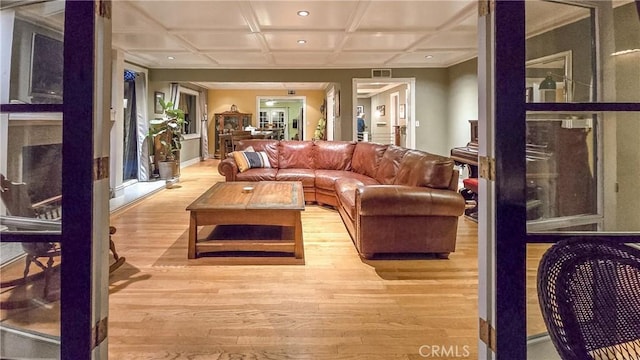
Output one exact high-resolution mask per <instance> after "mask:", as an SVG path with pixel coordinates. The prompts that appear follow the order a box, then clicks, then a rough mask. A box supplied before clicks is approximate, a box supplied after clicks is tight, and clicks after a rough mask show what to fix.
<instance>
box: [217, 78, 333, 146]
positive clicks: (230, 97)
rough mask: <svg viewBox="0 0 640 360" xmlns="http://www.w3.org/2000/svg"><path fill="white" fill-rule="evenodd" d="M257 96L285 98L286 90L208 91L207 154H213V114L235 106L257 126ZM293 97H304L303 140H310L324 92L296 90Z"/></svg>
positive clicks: (318, 117)
mask: <svg viewBox="0 0 640 360" xmlns="http://www.w3.org/2000/svg"><path fill="white" fill-rule="evenodd" d="M258 96H287V91H286V90H209V95H208V101H209V103H208V111H209V113H208V114H207V117H208V119H211V120H210V121H209V153H211V154H213V151H214V146H215V144H214V142H213V139H214V138H215V137H214V135H215V133H214V132H215V122H214V120H213V119H214V114H216V113H221V112H225V111H229V110H230V109H231V105H236V106H237V107H238V111H240V112H243V113H251V114H253V115H252V117H251V125H252V126H254V127H257V124H258V113H257V111H258V109H257V104H258V102H257V97H258ZM293 96H305V97H306V103H307V107H306V109H305V116H306V123H305V124H304V138H305V139H311V137H312V136H313V132H314V131H315V129H316V125H317V124H318V120H319V119H320V116H321V114H320V105H322V101H323V100H324V90H297V91H296V94H295V95H293Z"/></svg>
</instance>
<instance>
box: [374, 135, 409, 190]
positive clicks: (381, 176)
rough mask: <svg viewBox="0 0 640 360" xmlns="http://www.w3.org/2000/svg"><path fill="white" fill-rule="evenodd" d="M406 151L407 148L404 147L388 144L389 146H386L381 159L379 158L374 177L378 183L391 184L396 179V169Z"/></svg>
mask: <svg viewBox="0 0 640 360" xmlns="http://www.w3.org/2000/svg"><path fill="white" fill-rule="evenodd" d="M407 151H409V149H405V148H403V147H400V146H395V145H389V147H387V151H385V152H384V155H383V156H382V160H380V165H379V166H378V172H377V173H376V177H375V179H376V180H378V182H379V183H380V184H383V185H392V184H393V182H394V181H395V180H396V175H398V170H399V169H400V162H401V161H402V158H403V157H404V155H405V154H406V153H407Z"/></svg>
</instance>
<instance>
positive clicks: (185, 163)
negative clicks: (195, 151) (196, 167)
mask: <svg viewBox="0 0 640 360" xmlns="http://www.w3.org/2000/svg"><path fill="white" fill-rule="evenodd" d="M200 161H201V160H200V157H199V156H198V157H197V158H193V159H191V160H187V161H181V162H180V169H183V168H186V167H187V166H190V165H193V164H197V163H199V162H200Z"/></svg>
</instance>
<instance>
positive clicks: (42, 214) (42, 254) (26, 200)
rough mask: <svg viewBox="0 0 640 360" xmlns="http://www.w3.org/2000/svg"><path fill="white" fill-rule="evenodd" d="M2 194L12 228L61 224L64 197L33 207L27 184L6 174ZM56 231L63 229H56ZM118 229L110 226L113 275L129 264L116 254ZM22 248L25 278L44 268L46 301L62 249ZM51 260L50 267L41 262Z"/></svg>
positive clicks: (56, 246) (56, 245)
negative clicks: (54, 267) (34, 268)
mask: <svg viewBox="0 0 640 360" xmlns="http://www.w3.org/2000/svg"><path fill="white" fill-rule="evenodd" d="M0 195H1V197H2V201H3V202H4V204H5V206H6V208H7V212H8V213H9V215H11V219H6V217H4V219H3V220H5V222H6V221H7V220H9V222H10V224H8V226H10V227H13V228H27V229H33V228H34V227H37V228H39V229H42V226H44V227H45V228H46V227H51V226H52V225H53V226H54V227H55V225H57V224H56V222H59V221H60V220H61V218H62V195H57V196H54V197H52V198H49V199H46V200H43V201H40V202H38V203H35V204H32V203H31V197H30V196H29V192H28V188H27V184H25V183H14V182H11V181H9V180H7V179H6V178H5V176H4V175H3V174H0ZM24 218H35V219H37V220H41V221H39V222H38V221H36V222H34V221H33V220H32V221H24V220H22V221H19V220H20V219H24ZM56 228H59V226H58V227H56ZM115 232H116V228H115V227H113V226H110V227H109V249H110V251H111V252H112V253H113V258H114V260H115V261H114V262H113V263H112V264H111V265H110V266H109V272H110V273H111V272H113V271H114V270H116V269H117V268H119V267H120V266H121V265H122V264H124V262H125V258H124V257H121V256H119V255H118V253H117V252H116V247H115V243H114V242H113V240H112V239H111V235H113V234H115ZM22 248H23V250H24V251H25V253H26V257H25V262H26V263H25V269H24V272H23V274H24V279H25V280H26V279H27V276H28V275H29V270H30V267H31V264H32V263H33V264H36V266H38V267H39V268H41V269H42V271H43V273H44V277H45V284H44V298H45V299H46V298H47V297H48V295H49V280H50V278H51V273H52V270H53V264H54V263H55V260H54V259H55V257H58V256H60V254H61V248H60V244H59V243H49V242H45V243H22ZM45 258H46V259H47V260H46V265H45V264H44V263H43V262H42V261H41V259H45Z"/></svg>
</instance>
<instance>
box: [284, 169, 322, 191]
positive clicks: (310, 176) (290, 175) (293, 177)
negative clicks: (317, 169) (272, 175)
mask: <svg viewBox="0 0 640 360" xmlns="http://www.w3.org/2000/svg"><path fill="white" fill-rule="evenodd" d="M314 179H315V174H314V170H313V169H279V170H278V173H277V174H276V180H277V181H301V182H302V187H303V188H313V186H314V183H315V182H314Z"/></svg>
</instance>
